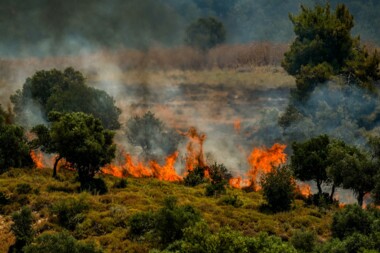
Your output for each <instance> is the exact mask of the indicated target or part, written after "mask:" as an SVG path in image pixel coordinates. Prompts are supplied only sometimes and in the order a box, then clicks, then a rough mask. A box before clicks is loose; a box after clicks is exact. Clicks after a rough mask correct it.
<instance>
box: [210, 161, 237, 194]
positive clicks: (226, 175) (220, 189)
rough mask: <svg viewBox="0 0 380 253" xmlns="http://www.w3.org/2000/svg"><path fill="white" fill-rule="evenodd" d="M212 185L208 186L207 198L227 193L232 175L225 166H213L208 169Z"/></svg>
mask: <svg viewBox="0 0 380 253" xmlns="http://www.w3.org/2000/svg"><path fill="white" fill-rule="evenodd" d="M207 171H208V174H209V177H210V183H209V184H208V185H207V186H206V196H218V195H220V194H223V193H225V192H226V187H227V185H228V181H229V180H230V178H231V177H232V175H231V173H230V172H229V171H228V169H227V168H226V167H225V166H224V165H223V164H217V163H215V164H213V165H211V166H210V167H208V168H207Z"/></svg>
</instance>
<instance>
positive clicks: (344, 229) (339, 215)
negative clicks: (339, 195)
mask: <svg viewBox="0 0 380 253" xmlns="http://www.w3.org/2000/svg"><path fill="white" fill-rule="evenodd" d="M371 223H372V217H371V216H370V214H369V212H367V211H365V210H363V209H362V208H361V207H360V206H358V205H348V206H346V207H345V208H344V209H342V210H340V211H338V212H336V213H335V214H334V217H333V221H332V225H331V231H332V235H333V237H337V238H339V239H343V238H345V237H347V236H350V235H352V234H354V233H355V232H358V233H361V234H364V235H368V234H369V233H370V230H371Z"/></svg>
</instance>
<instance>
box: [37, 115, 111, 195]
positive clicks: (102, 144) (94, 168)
mask: <svg viewBox="0 0 380 253" xmlns="http://www.w3.org/2000/svg"><path fill="white" fill-rule="evenodd" d="M49 121H50V122H51V127H50V129H47V128H46V127H45V126H38V127H37V128H38V129H39V131H38V132H37V138H38V139H37V140H36V142H37V143H42V144H43V143H46V146H47V150H49V151H50V152H54V153H57V154H58V158H57V159H59V158H64V159H65V160H66V161H67V162H68V163H70V165H71V166H72V167H73V168H74V169H76V170H77V172H78V176H79V181H80V183H81V186H82V189H85V188H87V187H88V186H90V185H91V181H92V179H93V177H94V175H95V174H96V173H97V172H99V171H100V167H101V166H104V165H106V164H107V163H109V162H111V160H112V159H113V158H114V156H115V151H116V146H115V144H113V140H112V139H113V136H114V133H113V132H112V131H110V130H106V129H104V128H103V126H102V123H101V121H100V120H99V119H97V118H95V117H93V116H92V115H88V114H85V113H82V112H72V113H58V112H51V113H50V114H49ZM38 133H42V134H38Z"/></svg>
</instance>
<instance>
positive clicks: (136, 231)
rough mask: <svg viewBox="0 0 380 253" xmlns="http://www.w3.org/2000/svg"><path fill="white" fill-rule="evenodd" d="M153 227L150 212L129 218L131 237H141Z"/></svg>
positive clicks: (153, 223)
mask: <svg viewBox="0 0 380 253" xmlns="http://www.w3.org/2000/svg"><path fill="white" fill-rule="evenodd" d="M154 227H155V215H154V213H152V212H141V213H136V214H134V215H132V216H131V217H130V218H129V231H130V234H131V235H132V236H141V235H143V234H145V233H147V232H148V231H151V230H153V229H154Z"/></svg>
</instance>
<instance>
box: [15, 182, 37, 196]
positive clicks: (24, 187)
mask: <svg viewBox="0 0 380 253" xmlns="http://www.w3.org/2000/svg"><path fill="white" fill-rule="evenodd" d="M32 190H33V188H32V187H31V186H30V184H18V185H16V192H17V194H28V193H30V192H31V191H32Z"/></svg>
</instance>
